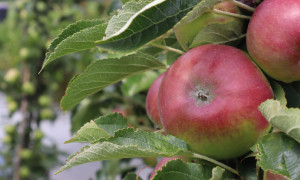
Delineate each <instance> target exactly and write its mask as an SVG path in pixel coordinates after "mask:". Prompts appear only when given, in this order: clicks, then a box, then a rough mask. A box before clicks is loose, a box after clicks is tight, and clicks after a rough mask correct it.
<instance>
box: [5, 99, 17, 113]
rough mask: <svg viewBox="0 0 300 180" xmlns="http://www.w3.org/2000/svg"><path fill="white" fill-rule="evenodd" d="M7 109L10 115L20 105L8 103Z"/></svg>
mask: <svg viewBox="0 0 300 180" xmlns="http://www.w3.org/2000/svg"><path fill="white" fill-rule="evenodd" d="M7 108H8V111H9V112H10V113H13V112H15V111H16V110H17V109H18V103H17V102H16V101H8V102H7Z"/></svg>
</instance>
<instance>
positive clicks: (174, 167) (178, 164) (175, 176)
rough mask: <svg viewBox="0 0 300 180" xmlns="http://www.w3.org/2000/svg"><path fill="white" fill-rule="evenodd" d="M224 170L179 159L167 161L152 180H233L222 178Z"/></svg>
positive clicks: (226, 177) (227, 177)
mask: <svg viewBox="0 0 300 180" xmlns="http://www.w3.org/2000/svg"><path fill="white" fill-rule="evenodd" d="M224 171H225V170H224V169H222V168H220V167H214V166H211V165H207V164H195V163H184V162H183V161H182V160H181V159H176V160H172V161H169V162H168V163H167V164H166V165H165V166H163V167H162V169H161V170H159V171H157V173H156V175H155V176H154V178H153V180H160V179H164V180H182V179H184V180H208V179H211V180H219V179H220V178H221V179H233V178H230V177H229V176H225V177H223V173H224Z"/></svg>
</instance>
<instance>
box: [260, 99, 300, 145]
mask: <svg viewBox="0 0 300 180" xmlns="http://www.w3.org/2000/svg"><path fill="white" fill-rule="evenodd" d="M259 110H260V111H261V113H262V114H263V116H264V117H265V118H266V119H267V120H268V121H269V122H270V123H271V125H272V126H273V127H275V128H276V129H279V130H281V131H283V132H284V133H286V134H287V135H289V136H291V137H292V138H294V139H295V140H296V141H298V142H300V109H298V108H286V107H282V106H281V105H280V102H279V101H276V100H271V99H270V100H267V101H265V102H263V103H262V104H261V105H260V106H259Z"/></svg>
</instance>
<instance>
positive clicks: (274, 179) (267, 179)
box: [264, 170, 288, 180]
mask: <svg viewBox="0 0 300 180" xmlns="http://www.w3.org/2000/svg"><path fill="white" fill-rule="evenodd" d="M264 180H288V178H287V177H285V176H283V175H281V174H273V173H272V172H271V171H270V170H268V171H266V172H265V175H264Z"/></svg>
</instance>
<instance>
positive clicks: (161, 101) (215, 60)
mask: <svg viewBox="0 0 300 180" xmlns="http://www.w3.org/2000/svg"><path fill="white" fill-rule="evenodd" d="M271 98H273V92H272V89H271V87H270V85H269V83H268V81H267V79H266V78H265V77H264V75H263V73H262V72H261V71H260V70H259V68H258V67H257V66H256V65H255V64H254V63H253V62H252V61H251V59H250V58H249V57H248V56H247V55H246V54H245V53H244V52H243V51H241V50H239V49H237V48H234V47H231V46H225V45H204V46H199V47H197V48H194V49H192V50H190V51H188V52H187V53H185V54H184V55H183V56H181V57H180V58H179V59H178V60H177V61H175V63H174V64H173V65H172V66H171V67H170V68H169V69H168V70H167V72H166V74H165V77H164V79H163V81H162V83H161V86H160V90H159V94H158V109H159V114H160V118H161V122H162V125H163V128H164V130H165V131H166V132H167V133H168V134H171V135H174V136H177V137H179V138H181V139H183V140H185V141H186V142H187V143H188V145H189V146H190V148H191V149H192V150H193V151H195V152H197V153H200V154H203V155H206V156H210V157H212V158H215V159H231V158H236V157H239V156H241V155H243V154H245V153H246V152H248V151H249V150H250V147H251V146H253V145H254V144H255V143H256V141H257V139H258V138H259V137H260V136H262V135H264V134H265V133H266V131H267V130H268V128H269V124H268V121H267V120H266V119H265V118H264V117H263V116H262V114H261V113H260V111H259V110H258V106H259V105H260V104H261V103H262V102H264V101H266V100H267V99H271Z"/></svg>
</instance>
